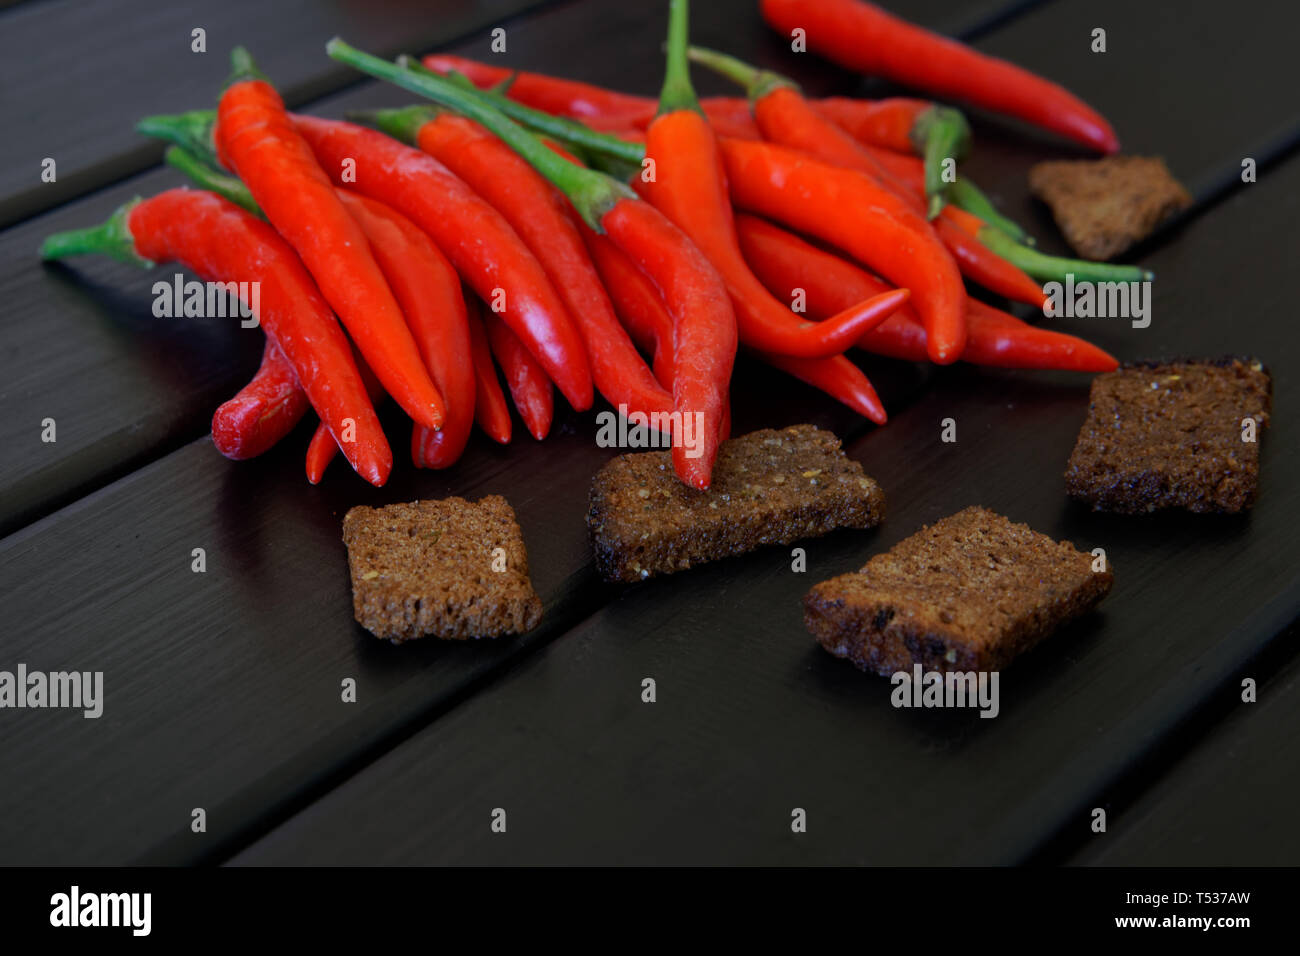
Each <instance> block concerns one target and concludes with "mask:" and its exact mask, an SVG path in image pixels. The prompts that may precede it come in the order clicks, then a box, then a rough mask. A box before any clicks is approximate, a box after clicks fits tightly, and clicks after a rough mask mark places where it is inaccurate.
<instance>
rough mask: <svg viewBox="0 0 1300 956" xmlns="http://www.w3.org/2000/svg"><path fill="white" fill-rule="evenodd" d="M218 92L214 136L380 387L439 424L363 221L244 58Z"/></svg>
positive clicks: (437, 406) (439, 411)
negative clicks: (348, 207)
mask: <svg viewBox="0 0 1300 956" xmlns="http://www.w3.org/2000/svg"><path fill="white" fill-rule="evenodd" d="M234 59H235V62H236V71H237V76H236V79H235V81H234V82H233V83H231V85H230V86H228V87H227V88H226V90H225V92H224V93H223V94H222V96H221V101H220V103H219V104H218V106H217V122H216V126H215V128H214V130H213V142H214V143H215V145H216V148H217V155H218V157H219V158H220V159H221V160H222V162H223V163H224V164H225V165H226V166H227V167H228V168H230V169H231V170H233V171H234V172H235V174H236V175H237V176H239V178H240V179H241V180H243V182H244V185H246V186H247V187H248V190H249V192H250V193H252V196H253V198H254V199H255V200H256V201H257V204H258V205H259V206H260V207H261V209H262V212H263V213H264V214H265V215H266V218H267V219H268V220H270V222H271V224H272V225H273V226H275V228H276V231H277V232H279V233H280V235H282V236H283V237H284V238H285V240H286V241H288V243H289V245H291V246H293V248H294V249H295V250H296V251H297V253H298V255H299V256H300V257H301V258H302V261H303V264H304V265H305V266H306V267H307V271H309V272H310V273H311V274H312V277H313V278H315V279H316V284H317V285H318V286H319V287H320V290H321V293H322V294H323V295H324V296H325V299H326V301H327V302H329V303H330V305H331V306H332V307H333V308H334V311H335V312H336V313H337V314H338V316H339V318H340V319H341V320H342V321H343V324H344V325H346V326H347V327H348V330H349V332H350V333H351V335H352V338H353V340H354V341H355V342H356V343H357V347H358V349H360V351H361V354H362V355H364V356H365V357H366V361H367V362H368V363H369V365H370V367H371V368H372V369H373V370H374V372H375V374H376V375H377V376H378V377H379V380H380V381H381V382H383V383H384V388H385V389H387V390H388V392H389V394H390V395H392V396H393V397H394V399H395V400H396V401H397V403H398V404H399V405H401V406H402V408H403V409H404V410H405V411H406V413H407V414H408V415H410V416H411V418H412V419H414V420H415V421H416V422H419V423H420V424H422V425H427V426H429V427H430V428H439V427H441V425H442V418H443V401H442V396H441V395H439V394H438V390H437V388H435V387H434V384H433V382H432V381H431V380H430V378H429V374H428V372H427V371H426V370H425V368H424V363H423V362H421V361H420V354H419V350H418V349H417V348H416V345H415V341H414V340H413V339H412V337H411V333H410V331H409V330H408V329H407V327H406V322H405V320H404V319H403V316H402V310H401V308H400V307H399V306H398V304H397V301H396V299H394V298H393V294H392V291H391V290H390V289H389V288H388V284H387V283H386V282H385V281H384V276H383V273H382V272H381V271H380V269H379V265H378V264H377V263H376V262H375V260H374V257H373V256H372V255H371V253H370V248H369V246H368V245H367V243H366V241H365V237H364V236H363V235H362V232H361V229H360V227H358V226H357V224H356V222H354V221H353V219H352V217H351V216H349V215H348V213H347V210H345V209H344V208H343V204H342V203H341V202H340V201H339V199H338V196H337V195H336V194H335V192H334V188H333V186H332V185H331V184H330V179H329V177H328V176H327V175H326V174H325V173H324V171H322V170H321V168H320V166H319V165H317V162H316V158H315V157H314V156H313V155H312V151H311V149H310V147H308V145H307V143H306V142H304V141H303V139H302V137H301V136H300V135H299V134H298V133H297V131H296V130H295V129H294V125H293V121H292V119H291V118H290V117H289V114H288V113H287V112H286V110H285V108H284V102H283V100H281V99H280V95H279V94H278V93H277V92H276V91H275V89H274V87H272V86H271V85H270V84H269V83H267V82H266V81H265V80H262V79H258V78H242V77H243V76H247V74H248V72H249V71H250V70H251V63H241V58H240V51H236V55H235V57H234Z"/></svg>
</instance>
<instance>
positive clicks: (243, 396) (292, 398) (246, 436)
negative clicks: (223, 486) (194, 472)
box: [212, 338, 311, 461]
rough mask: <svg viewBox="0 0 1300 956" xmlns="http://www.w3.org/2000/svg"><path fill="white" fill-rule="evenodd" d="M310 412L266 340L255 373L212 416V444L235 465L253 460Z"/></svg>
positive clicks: (286, 363)
mask: <svg viewBox="0 0 1300 956" xmlns="http://www.w3.org/2000/svg"><path fill="white" fill-rule="evenodd" d="M309 408H311V402H310V401H308V399H307V393H306V392H304V391H303V390H302V386H301V385H299V384H298V375H297V374H296V373H295V372H294V370H293V365H292V364H290V362H289V360H288V359H287V358H285V357H284V353H283V352H281V351H280V347H279V346H278V345H276V344H275V343H274V342H273V341H271V339H269V338H268V339H267V340H266V344H265V345H264V346H263V347H262V364H261V365H260V366H259V367H258V369H257V373H256V374H255V375H254V376H253V377H252V379H250V380H249V382H248V384H247V385H245V386H244V387H243V388H241V389H240V390H239V392H238V393H237V394H236V395H235V397H234V398H232V399H230V400H229V401H226V402H224V403H222V405H221V406H220V407H219V408H218V409H217V410H216V412H215V413H213V415H212V444H213V445H215V446H216V448H217V451H219V452H221V454H223V455H225V456H226V457H227V458H230V459H232V460H234V461H241V460H243V459H245V458H255V457H257V456H258V455H260V454H262V453H264V452H265V451H267V450H268V449H270V448H271V447H272V446H274V445H275V444H276V442H278V441H279V440H280V439H281V438H283V437H284V436H285V435H287V434H289V432H291V431H293V427H294V426H295V425H297V424H298V422H299V421H301V420H302V416H303V415H305V414H307V409H309Z"/></svg>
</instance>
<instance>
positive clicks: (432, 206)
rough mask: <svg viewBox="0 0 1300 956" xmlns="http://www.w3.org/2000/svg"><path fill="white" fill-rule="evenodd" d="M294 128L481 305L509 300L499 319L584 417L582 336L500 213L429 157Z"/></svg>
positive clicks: (345, 128)
mask: <svg viewBox="0 0 1300 956" xmlns="http://www.w3.org/2000/svg"><path fill="white" fill-rule="evenodd" d="M294 122H295V126H296V128H297V129H298V131H299V132H300V133H301V134H302V135H303V137H304V138H305V139H306V140H307V142H308V144H309V145H310V146H311V148H312V151H313V152H314V153H315V154H316V158H317V159H318V160H320V163H321V166H322V167H323V168H324V169H325V170H327V171H328V172H329V174H330V176H331V177H332V178H333V179H334V180H335V182H337V183H338V184H340V185H343V186H346V187H347V188H349V189H353V190H355V191H356V192H359V193H362V194H363V195H366V196H370V197H371V198H373V199H378V200H380V201H381V202H384V203H387V204H388V205H389V206H391V207H393V208H394V209H396V210H397V211H398V212H401V213H403V214H404V215H405V216H406V217H407V218H409V219H410V220H411V221H412V222H414V223H415V224H416V225H417V226H419V227H420V228H421V229H423V230H424V231H425V232H426V233H428V234H429V236H430V237H431V238H432V239H433V241H434V242H435V243H436V244H437V245H438V248H439V249H441V250H442V252H443V253H444V254H445V255H446V256H447V258H448V259H450V260H451V263H452V265H454V266H455V267H456V271H457V272H458V273H459V274H460V275H461V276H462V277H463V278H464V279H465V280H466V281H467V282H468V283H469V284H470V285H471V286H472V287H473V288H474V290H475V291H476V292H477V293H478V294H479V296H480V297H482V298H484V299H485V300H486V301H489V302H491V301H493V300H498V301H499V300H500V299H501V298H502V297H504V304H505V311H504V312H503V313H502V318H503V319H505V321H506V322H507V323H508V324H509V325H510V328H511V329H512V330H513V331H514V333H515V334H516V335H518V336H519V338H520V341H522V342H523V343H524V344H525V345H527V346H528V350H529V351H530V352H532V353H533V355H534V356H536V358H537V360H538V361H539V362H541V364H542V367H543V368H545V369H546V374H547V375H549V376H550V378H551V381H553V382H554V383H555V384H556V386H557V387H558V388H559V389H560V391H561V392H562V393H563V394H564V397H565V398H567V399H568V400H569V404H571V405H572V406H573V407H574V408H575V409H576V410H578V411H585V410H586V409H588V408H590V407H591V402H592V385H591V368H590V366H589V364H588V362H587V355H586V349H585V348H584V346H583V343H582V336H581V335H580V334H579V333H578V330H577V328H576V327H575V326H574V324H573V320H572V319H571V318H570V316H569V314H568V311H567V310H566V309H565V308H564V304H563V303H562V302H561V301H560V298H559V296H558V294H557V293H556V292H555V289H554V287H553V286H552V285H551V281H550V279H549V278H548V277H547V275H546V271H545V270H544V269H543V268H542V265H541V263H539V262H538V261H537V257H536V256H534V255H533V254H532V252H530V251H529V250H528V247H527V246H525V245H524V243H523V240H521V239H520V238H519V236H518V234H517V233H516V232H515V231H514V229H512V228H511V227H510V224H509V223H508V222H506V221H505V219H504V218H502V216H501V214H500V213H499V212H497V211H496V210H495V209H493V208H492V206H491V205H490V204H489V203H488V202H487V201H486V200H484V199H483V198H482V197H481V196H479V195H478V194H477V193H475V192H474V191H473V190H472V189H470V188H469V186H467V185H466V184H465V183H464V181H462V180H461V179H460V178H459V177H457V176H456V175H455V174H453V173H452V172H451V171H450V170H448V169H447V167H446V166H444V165H443V164H442V163H440V162H438V161H437V160H436V159H434V158H433V157H432V156H430V155H428V154H427V153H423V152H421V151H420V150H418V149H414V148H412V147H410V146H406V145H403V144H402V143H399V142H397V141H396V140H395V139H393V138H392V137H390V136H385V135H384V134H383V133H378V132H376V131H374V130H370V129H365V128H364V127H361V126H356V125H353V124H352V123H344V122H340V121H337V120H323V119H317V118H315V117H310V116H296V117H295V118H294ZM349 161H351V162H349ZM345 164H346V165H345ZM353 164H355V171H356V182H355V183H353V182H345V181H344V171H345V169H352V168H354V166H353Z"/></svg>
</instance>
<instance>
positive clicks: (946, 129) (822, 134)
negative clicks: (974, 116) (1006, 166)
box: [691, 47, 970, 218]
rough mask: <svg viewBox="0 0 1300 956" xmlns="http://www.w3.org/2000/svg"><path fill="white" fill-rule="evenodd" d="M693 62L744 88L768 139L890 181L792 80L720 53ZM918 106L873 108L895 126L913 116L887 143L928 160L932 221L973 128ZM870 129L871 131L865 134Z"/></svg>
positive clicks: (945, 111)
mask: <svg viewBox="0 0 1300 956" xmlns="http://www.w3.org/2000/svg"><path fill="white" fill-rule="evenodd" d="M691 59H692V60H695V61H696V62H698V63H703V64H704V65H705V66H707V67H708V68H709V69H711V70H713V71H715V72H717V73H721V74H722V75H723V76H725V77H727V78H728V79H730V80H732V81H734V82H736V83H739V84H741V85H742V86H744V87H745V91H746V94H747V95H748V97H749V102H750V103H751V104H752V107H753V110H754V119H755V120H756V121H757V123H758V128H759V131H760V132H762V134H763V138H764V139H766V140H770V141H772V142H776V143H782V144H784V145H786V146H793V147H795V148H798V149H803V150H804V151H805V152H808V153H811V154H812V155H814V156H819V157H820V158H821V159H823V160H825V161H826V162H832V163H834V162H838V160H837V158H836V157H837V154H844V155H845V156H847V158H848V159H849V160H850V162H849V163H840V164H841V165H850V166H851V168H859V167H863V166H865V168H866V172H869V173H871V175H873V176H875V177H876V178H877V179H878V180H882V181H889V180H890V179H891V177H890V175H889V173H887V172H886V171H885V170H884V169H883V168H881V167H880V166H879V165H878V164H877V163H876V162H875V161H874V160H873V159H872V158H871V155H870V154H869V153H867V152H865V151H864V150H863V149H862V148H861V147H860V146H859V145H858V141H857V140H856V139H854V137H853V136H851V135H849V133H847V132H845V131H844V130H843V129H841V128H840V127H839V126H837V125H835V123H833V122H832V121H830V120H828V119H826V118H825V117H823V116H822V115H821V114H820V113H819V112H818V111H817V109H816V108H815V107H814V106H813V104H812V103H810V102H809V101H807V100H805V99H804V97H803V94H802V93H800V92H799V88H798V87H797V86H796V85H795V84H794V82H793V81H791V80H789V79H786V78H785V77H783V76H781V75H780V74H778V73H773V72H771V71H770V70H759V69H757V68H756V67H752V66H750V65H749V64H748V63H745V62H744V61H742V60H738V59H736V58H735V57H734V56H729V55H727V54H726V53H719V52H717V51H716V50H707V49H704V48H702V47H692V48H691ZM918 102H919V101H916V100H907V101H891V104H890V106H888V107H884V106H879V105H878V104H872V106H874V107H877V109H878V110H879V112H880V113H882V114H884V113H887V112H888V113H890V114H891V115H892V117H893V118H892V122H893V123H894V124H896V125H902V124H901V122H899V121H898V117H897V115H896V114H905V115H906V116H907V117H908V119H907V123H908V128H907V134H906V137H905V138H903V139H901V141H900V140H899V139H897V138H895V137H893V136H890V137H888V138H886V142H885V145H901V146H902V148H903V149H905V150H911V151H914V152H916V153H917V154H919V155H921V156H924V157H925V185H926V189H925V192H926V195H927V196H928V197H929V200H930V218H933V217H934V216H935V214H936V213H938V211H939V209H941V208H942V206H943V203H944V195H945V194H946V192H947V189H948V183H947V182H946V181H945V176H944V166H945V164H946V163H948V162H950V161H951V160H953V159H957V158H960V157H961V156H963V155H965V153H966V150H967V148H968V147H969V145H970V127H969V126H967V125H966V119H965V117H963V116H962V115H961V113H959V112H957V111H956V110H954V109H950V108H948V107H946V106H936V105H934V104H921V108H920V109H918V108H917V107H916V104H917V103H918ZM899 103H901V104H902V105H901V106H900V105H899ZM870 131H871V130H870V128H868V129H867V130H864V132H870ZM814 145H815V146H817V147H818V148H814ZM826 153H829V154H830V155H825V154H826ZM889 185H890V186H891V188H893V187H896V186H898V184H897V183H893V182H889ZM895 191H898V189H895ZM923 211H924V207H923Z"/></svg>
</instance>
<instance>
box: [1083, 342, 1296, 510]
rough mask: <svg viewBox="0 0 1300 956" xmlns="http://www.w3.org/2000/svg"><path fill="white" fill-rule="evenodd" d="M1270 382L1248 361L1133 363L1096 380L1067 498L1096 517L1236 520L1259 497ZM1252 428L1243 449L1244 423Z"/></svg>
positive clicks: (1257, 363)
mask: <svg viewBox="0 0 1300 956" xmlns="http://www.w3.org/2000/svg"><path fill="white" fill-rule="evenodd" d="M1271 410H1272V378H1271V377H1270V375H1269V373H1268V370H1267V369H1266V368H1265V367H1264V365H1263V363H1262V362H1260V361H1259V360H1258V359H1252V358H1237V357H1230V358H1222V359H1180V360H1176V361H1168V362H1135V363H1131V364H1128V365H1125V366H1123V367H1122V368H1121V369H1119V370H1118V371H1115V372H1108V373H1107V374H1105V375H1100V376H1098V377H1097V378H1095V379H1094V380H1093V383H1092V392H1091V402H1090V405H1089V408H1088V417H1087V419H1086V420H1085V421H1084V423H1083V427H1082V428H1081V429H1080V430H1079V437H1078V439H1077V440H1076V442H1075V445H1074V451H1073V452H1072V453H1071V455H1070V461H1069V464H1068V465H1067V467H1066V471H1065V488H1066V492H1067V493H1068V494H1069V495H1070V496H1071V497H1072V498H1077V499H1079V500H1080V501H1084V502H1087V503H1088V504H1090V505H1092V507H1093V509H1094V510H1097V511H1114V512H1119V513H1121V514H1141V513H1145V512H1150V511H1156V510H1158V509H1163V508H1182V509H1185V510H1187V511H1192V512H1198V513H1205V512H1218V513H1235V512H1239V511H1243V510H1246V509H1248V508H1250V507H1252V506H1253V505H1254V503H1255V501H1256V499H1257V497H1258V492H1259V440H1258V439H1259V435H1258V432H1262V431H1263V429H1264V427H1265V426H1266V425H1267V424H1268V422H1269V416H1270V413H1271ZM1247 418H1253V419H1255V421H1256V422H1257V423H1258V428H1257V434H1256V440H1255V441H1253V442H1248V441H1243V440H1242V433H1243V427H1242V422H1243V420H1244V419H1247Z"/></svg>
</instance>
